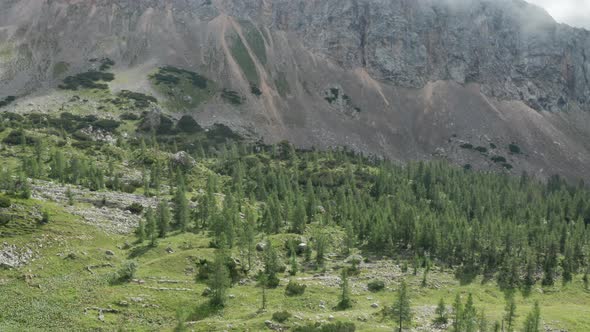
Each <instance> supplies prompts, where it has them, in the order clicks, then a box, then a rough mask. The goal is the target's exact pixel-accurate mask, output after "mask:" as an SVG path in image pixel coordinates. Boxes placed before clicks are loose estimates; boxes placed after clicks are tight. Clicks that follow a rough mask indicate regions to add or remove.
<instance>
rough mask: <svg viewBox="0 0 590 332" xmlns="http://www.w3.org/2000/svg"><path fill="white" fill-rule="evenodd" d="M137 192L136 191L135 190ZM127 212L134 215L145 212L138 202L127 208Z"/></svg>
mask: <svg viewBox="0 0 590 332" xmlns="http://www.w3.org/2000/svg"><path fill="white" fill-rule="evenodd" d="M133 191H135V190H133ZM127 211H129V212H131V213H133V214H141V213H142V212H143V206H142V205H141V204H139V203H137V202H134V203H132V204H131V205H129V206H128V207H127Z"/></svg>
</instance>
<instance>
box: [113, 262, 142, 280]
mask: <svg viewBox="0 0 590 332" xmlns="http://www.w3.org/2000/svg"><path fill="white" fill-rule="evenodd" d="M135 272H137V263H136V262H134V261H126V262H124V263H123V264H122V265H121V267H120V268H119V270H118V271H117V272H115V273H113V274H112V275H111V280H110V283H111V285H114V284H121V283H125V282H129V281H131V279H133V277H135Z"/></svg>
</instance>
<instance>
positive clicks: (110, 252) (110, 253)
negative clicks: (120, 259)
mask: <svg viewBox="0 0 590 332" xmlns="http://www.w3.org/2000/svg"><path fill="white" fill-rule="evenodd" d="M104 253H105V255H107V256H115V253H114V252H113V251H112V250H106V251H105V252H104Z"/></svg>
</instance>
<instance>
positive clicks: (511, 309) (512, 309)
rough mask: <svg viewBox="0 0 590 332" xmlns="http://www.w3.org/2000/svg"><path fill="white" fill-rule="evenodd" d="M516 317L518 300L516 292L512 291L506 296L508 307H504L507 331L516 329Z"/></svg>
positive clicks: (510, 331)
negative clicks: (515, 296) (515, 297)
mask: <svg viewBox="0 0 590 332" xmlns="http://www.w3.org/2000/svg"><path fill="white" fill-rule="evenodd" d="M515 319H516V302H515V300H514V294H512V293H510V294H509V295H508V296H507V298H506V307H505V308H504V321H505V322H506V331H507V332H512V331H514V320H515Z"/></svg>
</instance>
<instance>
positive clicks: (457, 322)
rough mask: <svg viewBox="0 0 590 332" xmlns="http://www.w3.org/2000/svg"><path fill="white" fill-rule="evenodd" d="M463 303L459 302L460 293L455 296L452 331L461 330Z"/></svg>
mask: <svg viewBox="0 0 590 332" xmlns="http://www.w3.org/2000/svg"><path fill="white" fill-rule="evenodd" d="M464 325H465V323H464V322H463V303H462V302H461V295H459V294H457V296H455V302H453V331H454V332H463V327H464Z"/></svg>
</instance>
